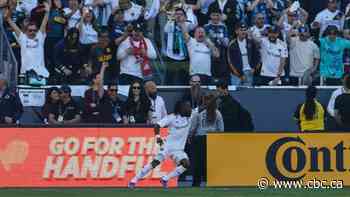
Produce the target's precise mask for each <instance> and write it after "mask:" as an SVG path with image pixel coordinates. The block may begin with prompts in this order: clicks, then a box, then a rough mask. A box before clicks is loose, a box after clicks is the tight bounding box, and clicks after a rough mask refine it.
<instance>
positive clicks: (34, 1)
mask: <svg viewBox="0 0 350 197" xmlns="http://www.w3.org/2000/svg"><path fill="white" fill-rule="evenodd" d="M37 5H38V0H24V1H22V3H20V4H18V6H17V10H18V11H22V12H24V13H25V14H26V15H27V16H29V15H30V12H31V11H32V10H33V9H34V8H35V7H36V6H37Z"/></svg>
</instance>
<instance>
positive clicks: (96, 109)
mask: <svg viewBox="0 0 350 197" xmlns="http://www.w3.org/2000/svg"><path fill="white" fill-rule="evenodd" d="M108 66H110V65H109V64H108V62H103V63H102V66H101V71H100V72H99V73H95V74H93V75H92V84H91V87H90V88H89V89H88V90H86V91H85V94H84V112H83V117H84V121H85V122H86V123H104V122H105V121H107V120H105V119H103V118H104V117H103V115H102V114H103V112H104V111H103V104H104V103H103V98H104V97H105V96H106V95H105V93H106V92H105V90H104V88H103V80H104V74H105V71H106V69H107V67H108Z"/></svg>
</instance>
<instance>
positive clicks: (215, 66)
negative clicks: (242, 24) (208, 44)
mask: <svg viewBox="0 0 350 197" xmlns="http://www.w3.org/2000/svg"><path fill="white" fill-rule="evenodd" d="M204 29H205V32H206V34H207V35H208V37H209V39H210V40H211V41H212V42H213V43H214V45H215V47H216V48H217V49H218V50H219V57H217V58H216V57H213V58H212V62H211V64H212V75H213V79H214V80H228V79H229V74H228V73H229V67H228V65H227V58H226V57H227V56H226V55H227V47H228V44H229V35H228V32H227V27H226V25H225V24H224V23H223V22H222V19H221V13H220V10H212V12H211V14H210V21H209V23H208V24H206V25H205V26H204Z"/></svg>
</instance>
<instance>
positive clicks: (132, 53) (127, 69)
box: [117, 24, 157, 85]
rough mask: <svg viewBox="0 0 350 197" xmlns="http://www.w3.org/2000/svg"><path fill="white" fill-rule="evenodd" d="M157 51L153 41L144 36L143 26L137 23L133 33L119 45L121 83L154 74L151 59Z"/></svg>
mask: <svg viewBox="0 0 350 197" xmlns="http://www.w3.org/2000/svg"><path fill="white" fill-rule="evenodd" d="M156 58H157V53H156V50H155V49H154V46H153V44H152V42H151V41H150V40H149V39H148V38H145V37H144V36H143V33H142V28H141V26H140V25H139V24H135V25H134V28H133V31H132V33H131V35H130V36H129V37H128V38H127V39H126V40H124V41H123V42H122V43H121V44H120V45H119V47H118V51H117V59H118V60H120V78H119V83H120V84H121V85H127V84H130V81H135V80H136V81H142V80H143V79H144V78H147V77H151V76H152V68H151V64H150V60H151V59H156Z"/></svg>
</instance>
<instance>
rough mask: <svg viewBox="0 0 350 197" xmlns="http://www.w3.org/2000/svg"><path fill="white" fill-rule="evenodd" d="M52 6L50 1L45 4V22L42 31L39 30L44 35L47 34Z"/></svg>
mask: <svg viewBox="0 0 350 197" xmlns="http://www.w3.org/2000/svg"><path fill="white" fill-rule="evenodd" d="M51 5H52V2H51V0H49V1H48V2H44V6H45V16H44V18H43V21H42V22H41V25H40V29H39V30H40V32H41V33H43V34H45V33H46V26H47V22H48V21H49V14H50V9H51Z"/></svg>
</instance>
